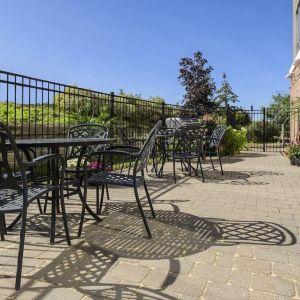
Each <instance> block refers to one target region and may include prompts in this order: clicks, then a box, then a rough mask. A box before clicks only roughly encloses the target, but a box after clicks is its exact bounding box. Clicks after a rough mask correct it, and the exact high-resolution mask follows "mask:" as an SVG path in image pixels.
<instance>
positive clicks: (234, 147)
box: [223, 126, 247, 155]
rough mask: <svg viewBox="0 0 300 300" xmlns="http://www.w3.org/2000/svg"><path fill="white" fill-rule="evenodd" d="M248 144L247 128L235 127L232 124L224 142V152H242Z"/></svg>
mask: <svg viewBox="0 0 300 300" xmlns="http://www.w3.org/2000/svg"><path fill="white" fill-rule="evenodd" d="M246 145H247V129H246V128H244V127H242V128H241V129H240V130H239V129H234V128H232V127H231V126H228V127H227V131H226V136H225V139H224V143H223V154H224V155H234V154H238V153H240V151H241V150H243V149H245V148H246Z"/></svg>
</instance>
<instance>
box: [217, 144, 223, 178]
mask: <svg viewBox="0 0 300 300" xmlns="http://www.w3.org/2000/svg"><path fill="white" fill-rule="evenodd" d="M218 156H219V162H220V167H221V173H222V175H224V172H223V167H222V161H221V155H220V151H219V150H218Z"/></svg>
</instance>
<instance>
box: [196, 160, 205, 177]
mask: <svg viewBox="0 0 300 300" xmlns="http://www.w3.org/2000/svg"><path fill="white" fill-rule="evenodd" d="M198 162H199V165H200V171H201V175H202V181H203V182H205V180H204V173H203V168H202V163H201V157H200V156H199V158H198ZM197 170H198V163H197Z"/></svg>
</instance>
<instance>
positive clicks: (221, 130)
mask: <svg viewBox="0 0 300 300" xmlns="http://www.w3.org/2000/svg"><path fill="white" fill-rule="evenodd" d="M225 132H226V127H225V126H223V125H222V126H218V127H216V128H215V129H214V131H213V133H212V134H211V136H210V140H209V147H219V146H220V143H221V141H222V139H223V137H224V135H225Z"/></svg>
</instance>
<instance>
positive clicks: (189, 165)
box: [188, 159, 192, 176]
mask: <svg viewBox="0 0 300 300" xmlns="http://www.w3.org/2000/svg"><path fill="white" fill-rule="evenodd" d="M188 168H189V176H192V161H191V159H189V160H188Z"/></svg>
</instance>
